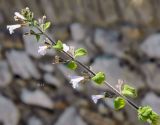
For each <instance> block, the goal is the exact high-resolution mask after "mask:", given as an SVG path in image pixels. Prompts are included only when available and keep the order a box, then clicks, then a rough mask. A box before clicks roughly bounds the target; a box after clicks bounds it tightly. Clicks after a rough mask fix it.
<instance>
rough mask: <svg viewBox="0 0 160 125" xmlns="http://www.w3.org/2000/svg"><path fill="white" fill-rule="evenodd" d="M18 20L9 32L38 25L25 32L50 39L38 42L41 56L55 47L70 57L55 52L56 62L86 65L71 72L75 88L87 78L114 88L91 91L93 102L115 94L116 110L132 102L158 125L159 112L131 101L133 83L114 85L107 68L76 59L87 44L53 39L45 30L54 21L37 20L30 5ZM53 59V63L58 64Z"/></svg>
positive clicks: (73, 66) (141, 116)
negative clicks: (78, 71) (94, 67)
mask: <svg viewBox="0 0 160 125" xmlns="http://www.w3.org/2000/svg"><path fill="white" fill-rule="evenodd" d="M14 19H15V21H18V22H19V23H18V24H14V25H7V29H9V32H10V34H12V33H14V30H15V29H17V28H20V27H22V26H29V27H31V28H32V29H33V27H34V28H36V29H37V30H38V31H36V32H35V31H34V30H32V29H31V30H29V32H27V33H25V35H34V36H35V38H36V39H37V41H38V42H39V40H40V38H41V35H44V36H45V37H46V39H47V40H44V41H45V42H44V45H41V46H39V49H38V53H39V54H40V55H42V56H44V55H45V54H46V53H47V50H48V49H55V50H56V51H59V52H62V53H64V54H65V55H66V56H67V57H69V58H70V59H69V60H63V59H62V58H61V57H59V56H58V55H56V56H55V63H56V64H57V63H58V64H60V63H65V64H66V66H67V67H68V68H69V69H71V70H76V69H77V68H78V67H83V69H84V70H85V74H82V75H79V76H77V75H71V76H69V78H70V83H71V85H72V87H73V88H74V89H76V88H78V87H79V85H80V83H82V82H86V81H88V80H92V81H94V82H95V83H96V84H98V85H102V84H105V85H106V86H108V87H109V88H110V89H111V90H112V93H114V94H111V93H110V92H109V91H106V92H104V93H103V94H98V95H92V96H91V99H92V100H93V102H94V103H97V102H98V100H99V99H104V98H105V99H107V98H114V102H113V104H114V108H115V109H116V110H119V109H122V108H124V107H125V105H126V103H128V104H129V105H131V106H132V107H133V108H135V109H136V110H137V112H138V117H139V119H140V120H142V121H146V122H149V123H151V124H153V125H157V121H159V120H157V119H158V118H159V115H158V114H157V113H155V112H154V111H152V109H151V108H150V107H149V108H148V107H147V108H145V107H140V108H139V107H138V106H136V105H135V104H134V103H133V102H132V101H130V100H129V99H128V98H135V97H137V91H136V89H135V88H134V87H132V86H129V85H128V84H126V83H125V82H124V81H122V80H118V84H117V85H116V86H115V87H114V86H112V85H111V84H110V83H108V82H107V81H106V76H105V74H104V72H101V71H100V72H98V73H95V72H93V71H92V70H91V69H90V68H88V67H87V66H86V65H84V64H82V63H81V62H79V61H78V60H77V58H79V57H83V56H85V55H87V50H86V49H84V48H78V49H75V47H73V46H69V45H67V44H65V43H62V42H61V41H60V40H58V41H57V42H55V41H53V40H52V39H51V38H50V37H49V36H48V35H47V34H46V33H45V32H46V30H47V29H48V28H49V27H50V26H51V22H49V21H46V16H43V17H42V18H40V19H38V20H35V19H34V15H33V12H31V11H30V10H29V8H28V7H27V8H25V9H22V11H21V12H20V13H19V12H15V16H14ZM55 63H53V64H55Z"/></svg>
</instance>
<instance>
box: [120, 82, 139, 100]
mask: <svg viewBox="0 0 160 125" xmlns="http://www.w3.org/2000/svg"><path fill="white" fill-rule="evenodd" d="M122 94H123V95H124V96H127V97H132V98H135V97H137V90H136V89H135V88H133V87H131V86H129V85H127V84H125V85H124V86H123V89H122Z"/></svg>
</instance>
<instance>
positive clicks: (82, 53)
mask: <svg viewBox="0 0 160 125" xmlns="http://www.w3.org/2000/svg"><path fill="white" fill-rule="evenodd" d="M85 55H87V50H85V49H84V48H79V49H77V50H76V51H75V57H78V56H85Z"/></svg>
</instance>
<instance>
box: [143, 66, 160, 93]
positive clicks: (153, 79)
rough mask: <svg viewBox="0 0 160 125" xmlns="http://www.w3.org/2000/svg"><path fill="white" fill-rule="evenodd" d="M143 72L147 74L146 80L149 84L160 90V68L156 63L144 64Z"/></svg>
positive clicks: (152, 87)
mask: <svg viewBox="0 0 160 125" xmlns="http://www.w3.org/2000/svg"><path fill="white" fill-rule="evenodd" d="M142 69H143V72H144V74H145V76H146V81H147V84H148V86H149V87H150V88H151V89H153V90H155V91H158V92H159V90H160V84H159V81H160V77H159V73H160V68H159V66H157V65H156V64H154V63H145V64H143V65H142Z"/></svg>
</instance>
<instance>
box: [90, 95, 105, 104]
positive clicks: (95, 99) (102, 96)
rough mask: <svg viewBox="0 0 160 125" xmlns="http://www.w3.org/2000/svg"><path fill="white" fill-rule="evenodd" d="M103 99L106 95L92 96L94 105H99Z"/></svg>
mask: <svg viewBox="0 0 160 125" xmlns="http://www.w3.org/2000/svg"><path fill="white" fill-rule="evenodd" d="M101 98H104V95H92V100H93V102H94V103H97V102H98V100H99V99H101Z"/></svg>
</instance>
